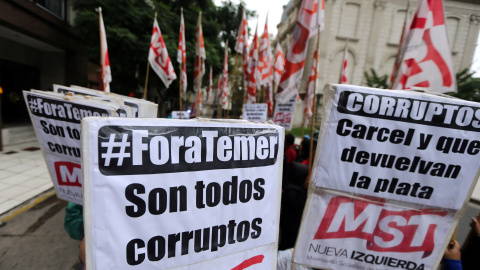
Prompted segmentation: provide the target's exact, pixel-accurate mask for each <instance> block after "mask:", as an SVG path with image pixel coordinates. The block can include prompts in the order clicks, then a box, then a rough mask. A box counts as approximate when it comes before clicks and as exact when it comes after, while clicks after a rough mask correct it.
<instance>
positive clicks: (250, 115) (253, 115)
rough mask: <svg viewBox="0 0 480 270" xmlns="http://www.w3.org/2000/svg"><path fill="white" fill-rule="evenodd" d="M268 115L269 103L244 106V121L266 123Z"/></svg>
mask: <svg viewBox="0 0 480 270" xmlns="http://www.w3.org/2000/svg"><path fill="white" fill-rule="evenodd" d="M267 113H268V106H267V103H254V104H244V105H243V118H242V119H243V120H248V121H252V122H265V121H267Z"/></svg>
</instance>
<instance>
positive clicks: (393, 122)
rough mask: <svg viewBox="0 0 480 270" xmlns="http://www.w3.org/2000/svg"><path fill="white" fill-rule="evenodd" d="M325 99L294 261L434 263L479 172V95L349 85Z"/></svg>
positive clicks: (374, 265) (391, 265) (386, 265)
mask: <svg viewBox="0 0 480 270" xmlns="http://www.w3.org/2000/svg"><path fill="white" fill-rule="evenodd" d="M324 104H325V107H324V108H325V112H324V118H323V122H322V129H321V130H322V133H321V137H320V140H319V143H318V146H317V150H316V157H315V161H314V167H313V169H312V179H313V180H314V181H313V184H311V185H310V189H309V198H308V200H307V205H306V212H305V215H304V219H303V220H302V225H301V229H300V233H299V238H298V239H297V243H296V246H295V254H294V262H295V263H298V264H303V265H309V266H313V267H315V268H328V269H373V270H380V269H435V268H436V267H437V266H438V264H439V263H440V260H441V258H442V256H443V251H444V250H445V248H446V246H447V244H448V242H449V240H450V237H451V235H452V233H453V231H454V228H455V226H456V223H458V218H459V214H458V213H459V211H458V210H460V209H462V208H463V207H465V205H466V202H467V200H468V198H469V196H470V194H471V192H472V190H473V187H474V185H475V182H476V179H477V178H478V175H479V167H480V159H479V156H480V154H479V153H480V141H479V140H478V138H479V131H480V106H479V104H477V103H473V102H468V101H463V100H459V99H451V98H445V97H440V96H435V95H430V94H425V93H418V92H412V91H391V90H389V91H386V90H381V89H373V88H365V87H358V86H352V85H327V86H326V87H325V88H324Z"/></svg>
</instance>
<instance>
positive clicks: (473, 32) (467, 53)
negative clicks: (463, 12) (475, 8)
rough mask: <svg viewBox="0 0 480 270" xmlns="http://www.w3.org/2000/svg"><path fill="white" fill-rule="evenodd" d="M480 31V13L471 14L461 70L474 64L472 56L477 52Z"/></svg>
mask: <svg viewBox="0 0 480 270" xmlns="http://www.w3.org/2000/svg"><path fill="white" fill-rule="evenodd" d="M479 31H480V14H472V15H470V25H469V27H468V35H467V40H466V41H465V48H464V50H463V58H462V61H461V63H460V67H461V68H460V70H462V69H464V68H469V67H470V66H471V65H472V61H473V59H472V56H473V54H474V53H475V47H476V45H477V38H478V32H479Z"/></svg>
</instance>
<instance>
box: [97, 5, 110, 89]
mask: <svg viewBox="0 0 480 270" xmlns="http://www.w3.org/2000/svg"><path fill="white" fill-rule="evenodd" d="M98 14H99V15H98V16H99V20H100V42H101V44H100V47H101V50H102V56H101V63H100V68H101V76H102V88H101V89H102V90H103V91H105V92H108V93H110V82H112V71H111V70H110V60H109V59H108V47H107V34H106V33H105V25H104V24H103V16H102V8H101V7H99V8H98Z"/></svg>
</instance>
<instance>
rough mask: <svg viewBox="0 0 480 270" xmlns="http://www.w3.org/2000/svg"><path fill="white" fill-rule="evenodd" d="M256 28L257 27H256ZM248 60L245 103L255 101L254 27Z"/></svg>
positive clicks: (256, 58) (255, 59)
mask: <svg viewBox="0 0 480 270" xmlns="http://www.w3.org/2000/svg"><path fill="white" fill-rule="evenodd" d="M257 28H258V27H257ZM248 58H249V61H248V69H247V70H248V84H247V96H246V99H247V100H246V102H245V103H246V104H253V103H256V102H257V77H258V75H257V72H258V70H257V62H258V36H257V29H255V35H254V36H253V41H252V44H251V46H250V52H249V57H248Z"/></svg>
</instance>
